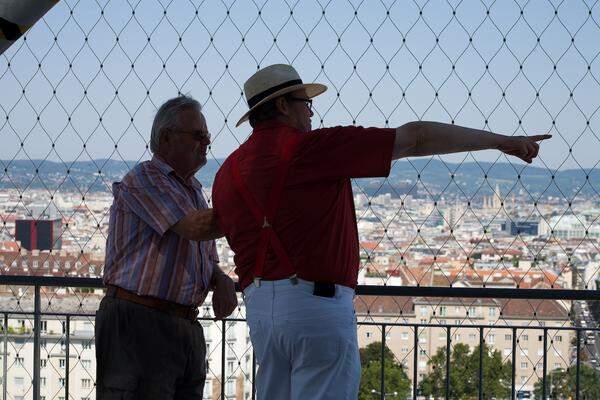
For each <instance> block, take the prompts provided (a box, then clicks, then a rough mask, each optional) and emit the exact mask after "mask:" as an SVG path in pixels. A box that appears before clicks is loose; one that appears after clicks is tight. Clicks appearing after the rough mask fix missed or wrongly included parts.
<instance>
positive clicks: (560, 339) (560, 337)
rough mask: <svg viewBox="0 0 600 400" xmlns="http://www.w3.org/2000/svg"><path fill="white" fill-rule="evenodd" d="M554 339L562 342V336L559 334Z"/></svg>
mask: <svg viewBox="0 0 600 400" xmlns="http://www.w3.org/2000/svg"><path fill="white" fill-rule="evenodd" d="M554 340H556V341H557V342H562V336H560V335H557V336H556V337H555V338H554Z"/></svg>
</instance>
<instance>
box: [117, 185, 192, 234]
mask: <svg viewBox="0 0 600 400" xmlns="http://www.w3.org/2000/svg"><path fill="white" fill-rule="evenodd" d="M173 189H174V188H172V187H169V186H135V187H129V186H125V185H121V190H120V191H119V194H118V196H119V200H120V201H121V202H122V203H123V204H124V205H125V206H126V207H127V208H128V209H129V210H130V211H131V212H132V213H134V214H135V215H137V216H138V217H139V218H140V219H142V220H143V221H144V222H145V223H147V224H148V225H149V226H150V227H152V229H154V230H155V231H156V232H157V233H158V234H159V235H164V234H165V232H166V231H167V230H169V228H171V227H172V226H173V225H175V224H176V223H177V222H178V221H179V220H180V219H181V218H183V217H185V216H186V215H187V214H189V213H191V212H192V211H195V208H194V206H193V205H192V203H191V202H190V200H189V199H187V198H186V196H184V195H182V194H181V193H178V191H177V190H173Z"/></svg>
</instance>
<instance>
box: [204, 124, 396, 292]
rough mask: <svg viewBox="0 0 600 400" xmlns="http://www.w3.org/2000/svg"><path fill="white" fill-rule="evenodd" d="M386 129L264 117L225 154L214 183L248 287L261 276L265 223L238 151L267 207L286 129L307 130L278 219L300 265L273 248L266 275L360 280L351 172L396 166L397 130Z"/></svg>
mask: <svg viewBox="0 0 600 400" xmlns="http://www.w3.org/2000/svg"><path fill="white" fill-rule="evenodd" d="M378 131H379V132H378V133H374V132H369V130H368V129H363V128H355V127H348V128H330V129H322V130H316V131H312V132H310V133H300V132H298V131H296V130H295V129H293V128H290V127H288V126H286V125H282V124H263V125H261V126H259V127H257V129H255V131H254V133H253V135H252V136H251V137H250V138H249V139H248V141H247V142H245V143H244V144H243V145H242V146H240V148H239V149H238V150H236V152H235V154H234V155H232V156H230V157H229V158H228V159H227V160H226V161H225V163H224V164H223V166H222V167H221V169H220V170H219V172H218V174H217V176H216V178H215V183H214V186H213V201H214V209H215V213H216V215H217V219H218V220H219V223H220V225H221V228H222V229H223V230H224V233H225V236H226V237H227V239H228V241H229V244H230V246H231V248H232V250H233V251H234V252H235V254H236V256H235V264H236V268H237V269H236V273H237V274H238V276H239V277H240V282H241V286H242V287H246V286H247V285H248V284H249V283H250V282H251V281H252V279H253V278H254V276H253V273H254V271H253V268H254V262H255V259H256V249H257V245H258V240H259V234H260V226H259V224H258V223H257V221H256V220H255V218H254V217H253V215H252V213H251V212H250V211H249V209H248V207H247V206H246V205H245V203H244V202H243V199H242V196H241V194H240V193H239V191H238V190H237V189H236V187H235V186H234V185H233V181H232V173H231V165H232V157H234V156H235V157H238V160H239V169H240V175H241V176H242V179H243V180H244V182H245V185H246V186H247V187H248V189H249V191H250V192H251V194H252V195H253V196H254V197H255V198H256V200H257V202H258V203H259V204H260V205H261V206H262V207H264V206H265V204H266V203H267V200H268V197H269V193H270V191H271V188H272V186H273V183H274V179H275V176H276V175H277V172H278V168H279V163H280V159H281V150H282V147H283V141H284V140H285V138H286V136H289V135H300V138H299V143H298V145H297V147H296V150H295V152H294V155H293V157H292V162H291V165H290V167H289V170H288V173H287V177H286V179H285V184H284V188H283V191H282V194H281V197H280V200H279V204H280V206H279V207H278V208H277V213H276V217H275V218H274V222H273V227H274V231H275V234H276V235H277V236H278V238H279V239H280V240H281V243H282V244H283V247H284V249H285V251H286V253H287V255H288V257H289V259H290V261H291V262H292V264H293V266H294V267H295V268H296V271H288V270H287V269H286V268H284V267H283V266H282V265H281V260H280V259H279V258H278V257H277V256H276V255H275V253H274V252H273V251H270V252H269V253H268V254H267V259H266V262H265V266H264V269H263V270H264V273H263V274H262V278H263V279H267V280H277V279H283V278H286V277H289V276H290V275H292V274H293V273H294V272H295V273H297V274H298V276H299V277H300V278H302V279H306V280H309V281H317V282H330V283H338V284H342V285H345V286H350V287H353V286H355V285H356V279H357V271H358V264H359V258H358V238H357V230H356V216H355V212H354V203H353V198H352V186H351V183H350V179H349V178H351V177H355V176H385V175H387V173H388V172H389V166H390V161H391V147H392V146H391V143H392V142H393V134H392V133H391V132H390V134H389V135H386V134H383V135H381V132H380V131H381V130H378ZM390 131H392V130H390ZM386 133H387V132H386ZM351 137H352V138H356V140H349V139H350V138H351ZM366 141H369V143H370V145H371V146H373V147H374V148H377V142H380V145H379V148H380V149H381V151H379V152H378V151H371V152H366V151H364V147H361V145H364V144H365V142H366ZM374 142H375V143H374ZM359 153H362V154H359ZM368 153H370V154H368ZM386 153H389V154H386ZM386 159H387V160H386Z"/></svg>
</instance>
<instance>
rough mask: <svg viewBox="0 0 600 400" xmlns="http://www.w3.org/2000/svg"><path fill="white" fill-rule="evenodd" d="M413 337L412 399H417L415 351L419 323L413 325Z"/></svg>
mask: <svg viewBox="0 0 600 400" xmlns="http://www.w3.org/2000/svg"><path fill="white" fill-rule="evenodd" d="M414 329H415V331H414V334H415V337H414V339H413V400H417V353H418V352H419V325H415V326H414Z"/></svg>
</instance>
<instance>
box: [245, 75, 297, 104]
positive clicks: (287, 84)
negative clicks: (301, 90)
mask: <svg viewBox="0 0 600 400" xmlns="http://www.w3.org/2000/svg"><path fill="white" fill-rule="evenodd" d="M294 85H302V79H293V80H291V81H287V82H283V83H280V84H279V85H277V86H273V87H271V88H269V89H267V90H265V91H264V92H260V93H258V94H256V95H254V96H252V98H250V100H248V107H250V108H252V107H254V106H255V105H257V104H258V103H260V102H261V101H262V100H264V99H266V98H267V97H269V96H270V95H272V94H273V93H275V92H278V91H280V90H281V89H285V88H286V87H290V86H294Z"/></svg>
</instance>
